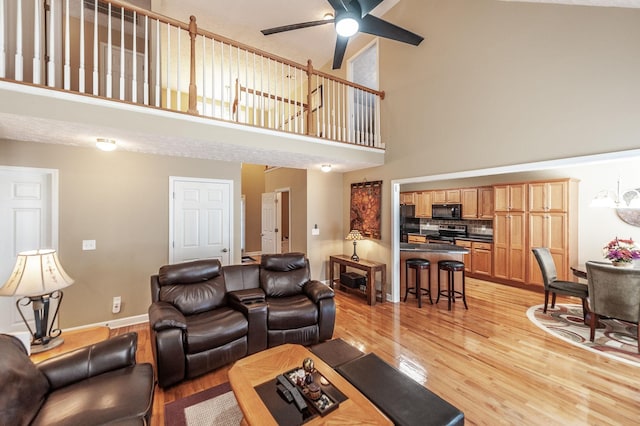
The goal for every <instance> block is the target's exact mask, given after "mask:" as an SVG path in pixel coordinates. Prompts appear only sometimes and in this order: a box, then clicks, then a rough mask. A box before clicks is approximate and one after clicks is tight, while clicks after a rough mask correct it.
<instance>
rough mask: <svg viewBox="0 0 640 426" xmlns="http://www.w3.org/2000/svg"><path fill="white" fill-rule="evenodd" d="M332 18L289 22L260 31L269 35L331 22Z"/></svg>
mask: <svg viewBox="0 0 640 426" xmlns="http://www.w3.org/2000/svg"><path fill="white" fill-rule="evenodd" d="M333 21H334V19H321V20H319V21H310V22H302V23H300V24H291V25H283V26H281V27H274V28H267V29H266V30H261V31H260V32H261V33H262V34H264V35H271V34H276V33H282V32H285V31H292V30H299V29H301V28H309V27H315V26H318V25H324V24H329V23H333Z"/></svg>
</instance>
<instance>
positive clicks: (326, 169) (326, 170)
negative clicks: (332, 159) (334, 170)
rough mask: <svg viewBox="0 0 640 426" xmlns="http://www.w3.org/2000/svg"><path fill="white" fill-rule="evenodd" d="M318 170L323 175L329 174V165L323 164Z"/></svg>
mask: <svg viewBox="0 0 640 426" xmlns="http://www.w3.org/2000/svg"><path fill="white" fill-rule="evenodd" d="M320 170H322V171H323V172H325V173H329V172H330V171H331V164H323V165H322V166H320Z"/></svg>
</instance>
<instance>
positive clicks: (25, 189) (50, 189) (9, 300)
mask: <svg viewBox="0 0 640 426" xmlns="http://www.w3.org/2000/svg"><path fill="white" fill-rule="evenodd" d="M57 228H58V221H57V171H55V170H49V169H31V168H22V167H0V286H3V285H4V283H5V282H6V281H7V279H8V278H9V275H10V274H11V271H12V270H13V266H14V265H15V262H16V258H17V255H18V253H20V252H22V251H27V250H35V249H41V248H54V249H57V244H58V241H57V235H58V232H57V231H58V230H57ZM61 262H62V263H63V264H64V258H62V259H61ZM17 299H18V298H17V297H0V331H2V332H16V331H24V330H25V328H26V327H25V325H24V322H23V321H22V318H21V317H20V314H19V313H18V311H17V309H16V305H15V303H16V300H17ZM54 303H57V301H55V302H54ZM55 309H56V305H55V304H54V305H53V306H51V307H50V312H55ZM23 311H24V313H25V317H26V318H27V320H30V322H32V321H31V320H32V319H33V311H32V307H31V305H29V306H26V307H25V309H23ZM54 326H57V324H54ZM31 327H32V328H34V325H33V323H31ZM34 329H35V328H34Z"/></svg>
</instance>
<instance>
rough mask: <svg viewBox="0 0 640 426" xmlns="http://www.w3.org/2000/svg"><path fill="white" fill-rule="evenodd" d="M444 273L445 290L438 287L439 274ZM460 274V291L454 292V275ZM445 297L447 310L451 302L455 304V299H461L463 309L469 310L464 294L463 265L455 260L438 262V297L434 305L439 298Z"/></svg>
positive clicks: (449, 308)
mask: <svg viewBox="0 0 640 426" xmlns="http://www.w3.org/2000/svg"><path fill="white" fill-rule="evenodd" d="M442 271H445V272H446V273H447V288H446V289H441V287H440V272H442ZM456 272H462V291H459V290H455V286H454V280H455V273H456ZM441 295H442V296H445V297H446V298H447V301H448V310H451V302H453V303H455V302H456V298H458V299H462V302H463V303H464V308H465V309H469V307H468V306H467V297H466V292H465V282H464V263H463V262H459V261H457V260H441V261H439V262H438V297H437V298H436V304H437V303H438V302H439V301H440V296H441Z"/></svg>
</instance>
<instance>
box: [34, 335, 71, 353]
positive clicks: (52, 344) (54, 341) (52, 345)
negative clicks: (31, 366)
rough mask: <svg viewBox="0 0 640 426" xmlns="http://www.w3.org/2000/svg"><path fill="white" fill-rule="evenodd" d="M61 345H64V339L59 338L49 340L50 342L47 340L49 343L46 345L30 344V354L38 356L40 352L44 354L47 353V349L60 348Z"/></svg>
mask: <svg viewBox="0 0 640 426" xmlns="http://www.w3.org/2000/svg"><path fill="white" fill-rule="evenodd" d="M62 343H64V339H62V338H60V337H58V338H55V339H51V340H49V343H46V344H42V343H32V344H31V353H32V354H39V353H40V352H45V351H48V350H49V349H53V348H56V347H58V346H60V345H61V344H62Z"/></svg>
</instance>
